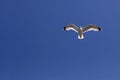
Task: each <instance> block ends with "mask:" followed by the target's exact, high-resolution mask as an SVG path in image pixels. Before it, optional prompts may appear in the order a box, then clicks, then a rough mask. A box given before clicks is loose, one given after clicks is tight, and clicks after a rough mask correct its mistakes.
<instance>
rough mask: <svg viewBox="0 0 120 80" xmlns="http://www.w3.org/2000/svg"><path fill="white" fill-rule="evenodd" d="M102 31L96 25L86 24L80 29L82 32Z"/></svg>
mask: <svg viewBox="0 0 120 80" xmlns="http://www.w3.org/2000/svg"><path fill="white" fill-rule="evenodd" d="M91 30H93V31H102V29H101V28H100V27H98V26H96V25H93V24H88V25H86V26H85V27H83V28H82V32H87V31H91Z"/></svg>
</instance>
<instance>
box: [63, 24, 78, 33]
mask: <svg viewBox="0 0 120 80" xmlns="http://www.w3.org/2000/svg"><path fill="white" fill-rule="evenodd" d="M64 30H74V31H75V32H78V28H77V26H75V25H74V24H68V25H66V26H65V27H64Z"/></svg>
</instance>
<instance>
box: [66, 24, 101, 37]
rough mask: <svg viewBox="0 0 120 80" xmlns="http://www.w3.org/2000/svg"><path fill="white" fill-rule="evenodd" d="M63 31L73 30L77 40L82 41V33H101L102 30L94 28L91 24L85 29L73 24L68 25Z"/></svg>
mask: <svg viewBox="0 0 120 80" xmlns="http://www.w3.org/2000/svg"><path fill="white" fill-rule="evenodd" d="M64 30H73V31H75V32H77V33H78V39H84V36H83V33H85V32H87V31H91V30H93V31H102V29H101V28H100V27H98V26H95V25H93V24H88V25H86V26H85V27H81V26H80V27H77V26H76V25H74V24H68V25H66V26H65V27H64Z"/></svg>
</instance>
